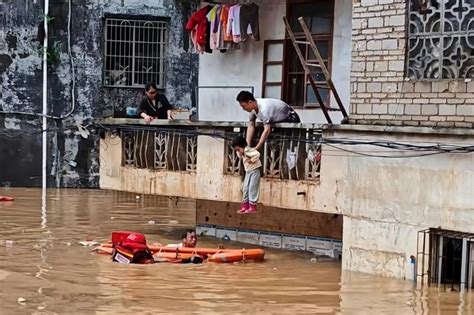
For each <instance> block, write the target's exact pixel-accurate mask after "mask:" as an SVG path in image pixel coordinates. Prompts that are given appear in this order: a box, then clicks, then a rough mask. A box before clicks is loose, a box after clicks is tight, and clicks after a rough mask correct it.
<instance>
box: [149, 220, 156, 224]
mask: <svg viewBox="0 0 474 315" xmlns="http://www.w3.org/2000/svg"><path fill="white" fill-rule="evenodd" d="M148 224H156V223H155V221H153V220H150V221H148Z"/></svg>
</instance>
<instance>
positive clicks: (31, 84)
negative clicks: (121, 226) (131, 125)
mask: <svg viewBox="0 0 474 315" xmlns="http://www.w3.org/2000/svg"><path fill="white" fill-rule="evenodd" d="M196 6H197V4H196V1H181V0H158V1H156V0H146V1H138V0H127V1H121V0H94V1H92V0H88V1H82V2H81V1H73V6H72V12H73V14H72V25H73V27H72V30H71V36H72V38H71V41H72V42H71V44H72V56H73V58H74V61H75V65H76V91H75V93H76V109H75V111H74V112H73V114H72V115H71V116H70V117H68V118H67V119H62V120H55V121H53V120H50V121H49V128H50V129H51V130H53V131H55V130H57V129H61V131H60V132H57V133H56V132H51V133H50V137H49V143H48V148H49V149H48V155H49V157H50V158H49V161H48V173H49V174H50V177H49V178H48V179H49V185H51V186H67V187H96V186H98V180H99V179H98V176H99V163H100V161H99V152H98V151H99V150H98V148H99V145H98V143H99V142H98V137H96V136H91V137H89V139H83V138H82V137H80V136H79V135H78V132H77V129H76V128H75V127H74V123H75V122H76V121H78V122H81V123H87V122H90V121H91V120H92V119H93V118H97V117H100V116H102V115H103V114H104V113H105V112H106V111H110V110H113V109H123V108H125V107H126V106H134V105H136V103H137V102H138V101H139V100H140V98H141V91H140V90H139V89H129V88H104V87H102V66H103V43H102V41H103V20H102V18H103V17H104V15H105V14H125V15H132V16H140V15H151V16H160V17H168V18H170V30H169V46H168V50H167V56H168V58H167V60H166V89H165V93H166V95H167V96H168V98H169V99H170V101H171V103H172V104H174V105H176V106H177V107H181V108H190V107H191V105H192V101H191V95H192V91H193V90H194V89H193V87H194V86H195V85H196V84H197V67H198V56H197V55H195V54H194V53H192V52H191V50H190V49H189V46H188V43H189V38H188V34H187V32H186V31H185V30H184V28H183V25H184V24H185V22H186V20H187V18H188V17H189V16H190V14H191V13H192V11H193V10H194V8H195V7H196ZM67 15H68V1H64V0H53V1H50V16H51V17H53V18H54V20H53V21H52V23H51V24H50V29H51V34H50V40H51V42H53V41H61V42H62V45H61V48H60V60H59V62H57V63H56V64H52V65H51V66H50V69H49V74H48V75H49V77H48V85H49V88H48V101H49V113H50V114H51V115H55V116H61V115H64V114H65V113H67V112H68V111H69V109H70V108H71V82H72V75H71V68H70V61H69V56H68V50H67V44H66V43H67ZM42 19H43V8H42V1H20V0H13V1H0V96H1V97H0V111H22V112H27V113H38V112H41V108H42V93H41V91H42V64H41V57H40V55H39V54H38V47H39V45H40V43H39V42H38V41H37V34H38V25H39V24H40V23H41V21H42ZM39 128H40V119H39V117H37V116H24V115H4V114H0V165H2V168H4V169H17V170H18V169H21V170H22V171H18V172H0V184H5V185H15V186H37V185H39V184H40V183H41V177H40V176H39V175H40V174H41V169H40V168H39V169H38V166H39V165H41V147H40V146H41V145H40V139H41V135H39V136H38V129H39ZM12 139H14V141H12Z"/></svg>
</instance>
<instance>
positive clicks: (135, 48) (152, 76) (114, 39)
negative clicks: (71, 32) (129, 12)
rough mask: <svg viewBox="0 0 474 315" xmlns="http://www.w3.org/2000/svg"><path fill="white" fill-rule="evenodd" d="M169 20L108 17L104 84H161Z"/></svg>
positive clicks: (136, 85) (106, 22) (130, 85)
mask: <svg viewBox="0 0 474 315" xmlns="http://www.w3.org/2000/svg"><path fill="white" fill-rule="evenodd" d="M167 31H168V22H166V21H157V20H155V21H150V20H134V19H119V18H107V19H106V20H105V64H104V85H106V86H120V87H143V85H144V84H146V83H147V82H150V81H153V82H155V83H156V85H157V86H158V87H159V88H164V72H165V69H164V67H165V56H166V45H167Z"/></svg>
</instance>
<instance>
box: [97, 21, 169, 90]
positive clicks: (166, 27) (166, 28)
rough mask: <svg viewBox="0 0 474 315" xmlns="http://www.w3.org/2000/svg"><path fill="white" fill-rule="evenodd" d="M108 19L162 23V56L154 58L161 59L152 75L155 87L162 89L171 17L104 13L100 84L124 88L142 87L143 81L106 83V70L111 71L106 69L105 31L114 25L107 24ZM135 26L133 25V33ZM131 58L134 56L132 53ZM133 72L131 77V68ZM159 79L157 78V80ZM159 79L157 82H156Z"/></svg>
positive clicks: (133, 75)
mask: <svg viewBox="0 0 474 315" xmlns="http://www.w3.org/2000/svg"><path fill="white" fill-rule="evenodd" d="M108 20H121V21H122V22H152V23H164V30H163V33H162V35H163V36H164V39H163V41H162V47H161V48H160V50H161V53H162V56H161V57H160V58H156V59H161V60H160V61H159V69H161V71H160V72H157V73H156V74H155V76H154V80H152V81H154V82H155V83H156V84H157V88H158V89H160V90H162V89H165V86H166V75H165V74H166V69H167V57H168V49H169V38H170V36H169V34H170V22H171V19H170V18H169V17H165V16H151V15H140V16H137V15H129V14H105V15H104V16H103V18H102V22H103V23H102V25H103V34H102V35H103V36H102V45H103V49H102V58H103V59H102V60H103V65H102V86H103V87H107V88H126V89H142V88H143V86H144V84H146V82H145V83H135V82H136V80H134V82H132V84H126V85H120V84H113V83H107V79H108V77H107V75H106V73H107V71H111V70H109V69H107V62H108V60H109V59H108V58H110V56H109V55H107V43H108V39H107V32H108V28H109V27H115V25H111V26H108V25H107V21H108ZM136 28H137V26H136V25H134V26H133V33H135V31H136ZM128 43H133V42H128ZM135 49H136V47H135V46H134V48H133V51H134V52H135ZM132 58H136V57H135V56H134V55H133V56H132ZM135 62H136V59H132V62H131V63H132V65H133V64H135ZM133 71H134V72H133V73H132V78H135V76H136V75H137V72H136V70H135V69H134V70H133ZM158 79H159V80H158ZM157 81H159V83H158V82H157Z"/></svg>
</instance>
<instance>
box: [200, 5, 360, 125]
mask: <svg viewBox="0 0 474 315" xmlns="http://www.w3.org/2000/svg"><path fill="white" fill-rule="evenodd" d="M255 3H257V4H258V5H259V8H260V11H259V12H260V41H259V42H256V41H253V40H249V42H247V43H243V44H242V45H241V49H240V50H236V51H229V52H226V53H220V52H213V53H212V54H204V55H202V56H201V57H200V60H199V85H200V86H253V87H254V88H255V95H256V96H257V97H261V95H262V77H263V53H264V41H265V40H271V39H280V40H281V39H284V38H285V25H284V23H283V16H285V15H286V5H287V0H277V1H276V0H274V1H263V0H259V1H255ZM351 10H352V3H351V1H350V0H337V1H335V7H334V11H335V12H334V41H333V59H332V69H333V70H332V73H333V81H334V84H335V85H336V88H337V89H338V92H339V95H340V97H341V99H342V101H343V104H344V105H345V106H346V108H349V98H350V63H351V60H350V51H351V40H350V38H351V33H350V32H351V24H350V21H351ZM240 90H242V89H241V88H235V89H223V88H215V89H201V90H200V91H199V119H200V120H204V121H247V120H248V114H246V113H245V112H244V111H243V110H242V109H241V108H240V107H239V105H238V103H237V102H236V101H235V97H236V96H237V93H238V92H239V91H240ZM331 102H332V104H336V103H335V101H334V100H331ZM297 111H298V113H299V114H300V117H301V120H302V122H304V123H325V122H326V119H325V117H324V115H323V113H322V112H321V110H318V109H298V110H297ZM330 114H331V117H332V118H333V121H334V122H335V123H338V122H340V121H341V120H342V115H341V114H340V113H339V112H331V113H330Z"/></svg>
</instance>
